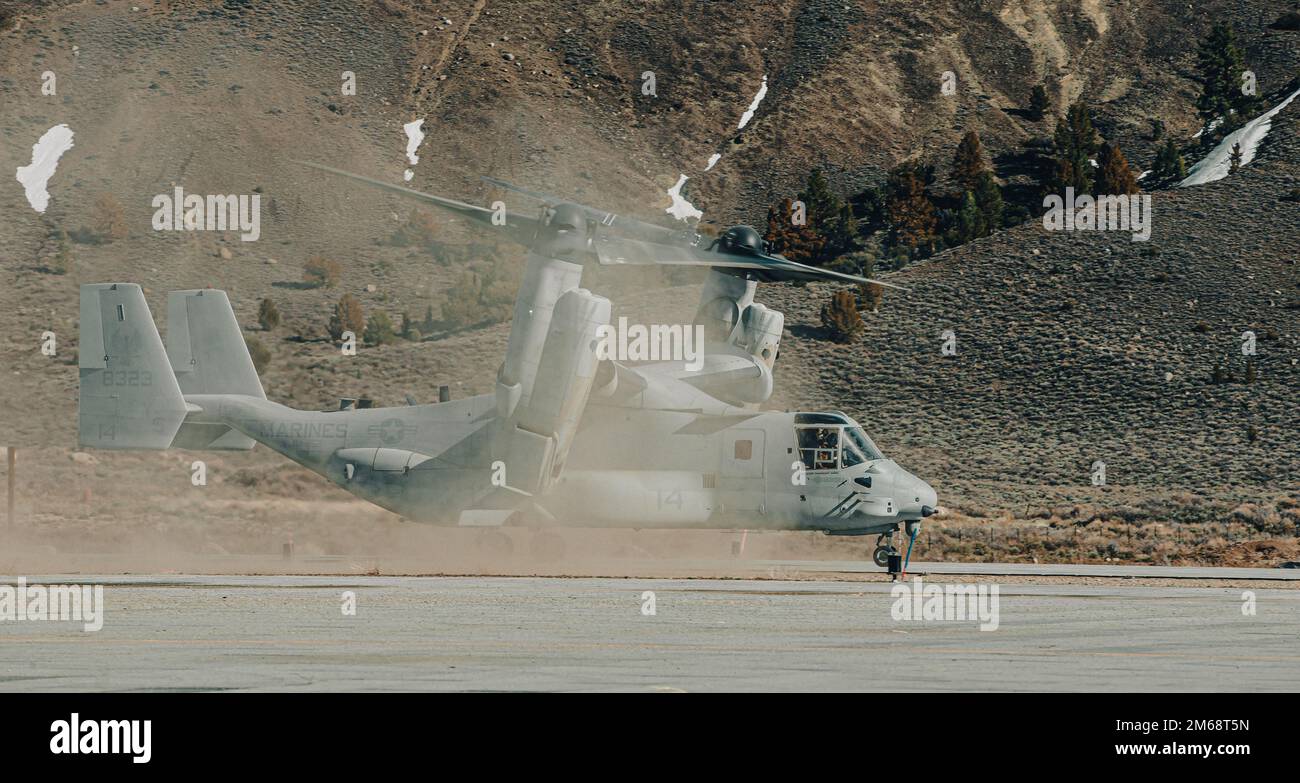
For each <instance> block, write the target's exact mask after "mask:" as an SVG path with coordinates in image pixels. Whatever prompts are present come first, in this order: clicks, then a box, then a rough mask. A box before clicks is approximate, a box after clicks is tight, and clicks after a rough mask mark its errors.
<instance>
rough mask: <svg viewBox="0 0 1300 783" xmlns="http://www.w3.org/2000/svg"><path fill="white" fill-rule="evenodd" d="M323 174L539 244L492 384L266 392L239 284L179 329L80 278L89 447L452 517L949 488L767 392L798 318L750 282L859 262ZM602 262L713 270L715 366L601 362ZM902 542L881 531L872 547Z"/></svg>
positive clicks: (603, 522) (756, 513)
mask: <svg viewBox="0 0 1300 783" xmlns="http://www.w3.org/2000/svg"><path fill="white" fill-rule="evenodd" d="M317 168H322V169H324V168H325V167H321V166H317ZM326 170H327V171H331V172H333V173H336V174H342V175H345V176H349V177H352V178H354V179H361V180H363V181H365V182H368V183H370V184H372V185H376V186H379V187H382V188H385V189H387V190H390V191H394V192H398V193H401V194H402V195H405V196H408V197H412V198H417V199H420V200H422V201H424V202H426V203H430V204H433V205H435V206H439V207H442V208H446V209H451V210H454V211H456V212H458V213H460V214H461V215H464V216H466V217H469V218H471V219H474V220H477V221H479V222H482V223H485V224H488V225H495V227H496V228H497V229H498V230H504V231H505V232H506V235H507V236H508V237H510V238H512V239H514V240H516V241H518V242H520V243H521V244H523V245H525V246H526V247H527V248H528V256H527V262H526V263H527V267H526V270H525V273H524V277H523V282H522V284H521V286H520V289H519V294H518V297H517V300H516V302H515V309H514V316H513V321H512V324H511V330H510V338H509V343H508V346H507V348H506V355H505V358H504V361H503V362H502V364H501V367H500V369H499V371H498V373H497V378H496V384H495V390H494V392H493V393H490V394H485V395H480V396H477V397H469V398H465V399H457V400H449V401H447V402H440V403H435V404H426V405H408V406H404V407H395V408H368V409H356V408H346V409H341V410H337V411H324V412H320V411H301V410H294V409H291V408H288V407H285V406H283V405H280V404H277V403H275V402H271V401H270V400H267V399H266V395H265V394H264V392H263V390H262V386H261V383H260V381H259V379H258V376H257V373H256V371H255V370H254V368H253V364H252V361H251V360H250V358H249V355H248V351H247V348H246V346H245V343H244V339H243V337H242V332H241V331H240V328H239V325H238V323H237V322H236V320H235V316H234V313H233V311H232V309H231V306H230V303H229V301H228V300H227V298H226V295H225V293H224V292H222V291H218V290H213V289H202V290H191V291H174V292H172V293H171V294H170V295H169V297H168V301H167V321H168V326H167V341H166V344H165V345H164V344H163V342H162V339H161V338H160V336H159V334H158V330H157V328H156V327H155V325H154V322H153V318H152V316H151V314H150V312H149V309H148V306H147V304H146V303H145V299H144V296H143V293H142V291H141V289H140V287H139V286H137V285H132V284H127V283H104V284H93V285H85V286H82V291H81V337H80V375H81V395H80V410H79V439H80V442H81V444H82V445H84V446H90V447H97V448H110V449H113V448H116V449H126V448H144V449H166V448H182V449H195V450H211V449H217V450H228V449H237V450H238V449H249V448H252V447H253V445H254V444H255V443H262V444H265V445H266V446H268V447H270V448H272V449H274V450H275V451H277V452H279V453H281V454H283V455H284V456H286V457H288V458H289V459H292V460H294V461H295V462H297V463H299V464H302V465H304V466H305V467H307V468H309V469H311V470H313V471H315V472H317V473H319V474H321V475H322V476H325V477H326V478H328V479H329V480H330V481H333V482H334V483H336V484H338V485H339V486H341V487H343V488H344V489H346V490H348V491H349V492H351V493H353V494H355V495H358V496H360V497H362V498H365V499H366V500H369V501H371V502H373V503H376V504H378V505H380V506H383V507H384V508H387V509H391V510H392V511H394V512H396V513H398V514H401V515H403V516H405V517H408V518H410V519H413V520H418V521H427V522H433V523H438V524H447V525H475V526H493V525H516V524H524V525H535V526H542V527H544V526H552V525H554V526H566V527H573V526H600V527H680V528H746V529H794V530H818V531H824V532H827V533H833V534H841V535H867V534H880V535H881V536H882V538H883V537H884V536H887V535H889V534H892V533H893V532H895V531H897V530H898V529H899V527H900V526H903V525H907V526H909V527H911V526H912V525H914V524H915V523H917V522H919V521H920V520H921V519H923V518H924V517H926V516H928V515H930V514H932V513H933V512H934V510H935V508H936V506H937V500H936V495H935V491H934V490H933V489H932V488H931V487H930V486H929V485H928V484H926V483H925V482H924V481H922V480H920V479H918V478H917V477H915V476H913V475H912V474H910V473H908V472H907V471H906V470H904V469H903V468H901V467H900V466H899V465H897V464H896V463H895V462H893V461H892V460H890V459H888V458H887V457H885V455H884V454H882V453H881V451H880V450H879V449H878V448H877V447H876V445H875V444H874V443H873V442H872V441H871V439H870V438H869V437H868V436H867V434H866V432H865V431H864V429H863V427H862V426H861V425H859V424H858V423H857V422H855V421H854V420H853V419H851V418H849V417H848V416H845V415H844V414H842V413H838V412H813V413H783V412H775V411H763V410H760V408H759V406H760V405H761V404H762V403H763V402H765V401H766V400H767V399H768V398H769V397H770V395H771V393H772V368H773V363H774V362H775V360H776V356H777V349H778V346H779V343H780V339H781V333H782V329H783V325H784V317H783V316H782V314H781V313H779V312H777V311H774V310H771V309H769V308H767V307H765V306H764V305H762V304H760V303H757V302H755V301H754V293H755V290H756V287H757V283H758V282H760V281H778V280H820V279H840V280H846V281H851V282H865V281H864V280H862V279H861V278H856V277H853V276H849V275H842V274H839V273H835V272H831V271H829V270H824V269H819V268H814V267H808V266H803V265H800V264H797V263H794V262H791V261H789V260H788V259H785V258H783V257H781V256H778V255H771V254H769V253H768V252H767V249H766V247H765V245H764V243H763V242H762V240H761V238H760V237H759V236H758V234H757V232H755V231H754V230H753V229H751V228H748V227H744V226H740V227H736V228H733V229H730V230H729V231H727V232H726V233H724V234H723V235H722V237H720V238H719V239H718V240H716V241H714V242H712V244H711V245H709V246H707V247H705V246H702V245H703V243H704V240H702V239H701V238H700V237H699V236H698V235H695V234H693V232H679V231H673V230H672V229H667V228H661V227H658V226H652V225H648V224H644V223H639V222H637V221H632V220H628V219H627V218H624V217H621V216H615V215H612V214H609V213H604V212H601V211H599V210H595V209H592V208H589V207H583V206H581V205H576V204H568V203H560V202H556V201H554V200H551V199H549V198H548V197H545V196H542V195H541V194H534V193H531V192H529V191H520V192H522V193H524V194H525V195H527V196H529V197H536V198H539V199H541V200H543V201H548V202H550V203H546V204H545V205H544V207H543V208H542V209H541V210H540V216H539V217H536V218H533V217H528V216H524V215H520V214H512V215H510V216H509V218H508V221H507V222H506V223H504V224H502V223H501V222H500V219H499V213H494V212H493V211H492V210H488V209H485V208H482V207H476V206H473V205H469V204H465V203H462V202H458V201H453V200H450V199H444V198H441V197H437V196H431V195H428V194H423V193H418V192H416V191H413V190H408V189H406V188H403V187H400V186H395V185H390V184H387V183H382V182H379V181H376V180H370V179H367V178H363V177H357V176H356V175H349V174H345V173H344V172H339V171H337V170H334V169H326ZM500 184H502V185H504V183H500ZM494 214H497V215H498V220H497V222H496V224H493V223H492V217H493V215H494ZM593 260H594V261H597V262H599V263H602V264H610V265H617V264H649V263H655V264H687V265H695V266H706V267H708V268H709V271H708V277H707V281H706V283H705V285H704V289H703V294H702V296H701V299H700V305H699V308H698V310H697V313H696V317H695V324H699V325H701V326H703V329H704V334H705V350H704V356H703V362H702V363H699V362H697V363H696V366H688V364H687V363H686V362H684V361H681V360H661V361H650V362H620V361H615V360H611V359H600V358H598V356H597V351H596V350H595V346H596V344H597V336H598V331H599V329H600V327H602V325H606V324H609V322H610V313H611V306H610V302H609V300H608V299H606V298H604V297H602V296H599V295H597V294H594V293H592V292H591V291H588V290H586V289H584V288H582V287H581V282H582V273H583V267H584V264H586V263H590V262H591V261H593ZM873 282H876V283H877V284H880V285H890V284H888V283H880V282H879V281H873ZM679 334H680V332H679ZM665 355H667V354H665ZM888 551H889V550H888V548H887V547H880V548H878V549H877V560H878V561H882V560H883V554H882V553H887V552H888Z"/></svg>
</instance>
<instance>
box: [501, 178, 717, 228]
mask: <svg viewBox="0 0 1300 783" xmlns="http://www.w3.org/2000/svg"><path fill="white" fill-rule="evenodd" d="M483 181H484V182H487V183H489V184H492V185H495V186H497V187H499V188H504V189H506V190H511V191H514V192H515V193H521V194H523V195H525V196H528V197H529V198H533V199H537V200H538V201H541V202H544V203H545V204H547V205H550V206H554V205H557V204H572V205H573V206H575V207H578V208H579V209H581V210H582V211H583V213H584V214H585V215H586V217H587V220H592V221H595V222H597V223H600V224H601V225H602V226H605V227H607V228H611V229H614V230H616V231H620V232H623V233H626V234H631V235H633V236H635V237H636V238H637V239H643V240H646V241H649V242H661V243H665V244H669V243H671V244H680V243H682V242H683V241H684V240H685V241H689V240H690V239H691V234H692V233H693V232H690V231H684V230H682V229H676V228H667V227H665V226H656V225H655V224H653V223H647V222H645V221H644V220H637V219H636V218H631V217H627V216H626V215H618V214H615V213H613V212H606V211H605V210H603V209H596V208H595V207H589V206H586V205H585V204H579V203H577V202H574V201H570V200H568V199H563V198H558V197H556V196H552V195H550V194H548V193H540V192H538V191H536V190H529V189H528V188H521V187H519V186H518V185H512V184H510V183H509V182H506V181H505V180H500V179H497V178H496V177H487V176H485V177H483Z"/></svg>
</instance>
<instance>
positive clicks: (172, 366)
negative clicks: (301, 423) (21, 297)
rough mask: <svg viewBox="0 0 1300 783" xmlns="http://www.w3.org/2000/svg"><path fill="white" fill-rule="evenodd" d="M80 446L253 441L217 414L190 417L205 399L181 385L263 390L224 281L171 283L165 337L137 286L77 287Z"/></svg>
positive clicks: (234, 445) (200, 389)
mask: <svg viewBox="0 0 1300 783" xmlns="http://www.w3.org/2000/svg"><path fill="white" fill-rule="evenodd" d="M78 358H79V365H80V376H81V378H80V383H81V393H80V402H79V408H78V422H77V432H78V441H79V443H80V444H81V445H82V446H93V447H96V448H103V449H166V448H191V449H249V448H252V446H253V441H252V440H251V439H249V438H247V437H245V436H244V435H241V434H239V433H238V432H235V431H233V430H231V429H230V428H229V427H227V426H226V425H224V424H220V423H213V422H197V421H191V422H187V421H186V417H187V416H189V415H190V414H193V413H198V412H199V408H198V407H197V406H195V405H192V404H189V403H187V402H186V401H185V395H194V394H204V395H211V394H236V395H245V396H250V397H257V398H259V399H265V398H266V395H265V393H264V392H263V391H262V384H261V382H260V381H259V380H258V377H257V371H256V370H255V369H254V368H253V361H252V359H251V358H250V357H249V354H248V348H247V346H246V345H245V343H244V338H243V334H242V332H241V331H240V329H239V323H238V322H237V321H236V320H235V314H234V311H233V310H232V309H231V307H230V301H229V299H227V298H226V294H225V292H224V291H216V290H212V289H202V290H197V291H173V292H171V293H170V294H169V295H168V297H167V344H166V348H164V347H163V341H162V339H161V338H160V337H159V336H158V328H157V327H156V326H155V325H154V321H153V316H152V314H151V313H150V312H149V305H148V304H147V303H146V302H145V299H144V292H143V291H141V290H140V286H138V285H134V284H131V283H95V284H90V285H83V286H82V287H81V338H80V346H79V357H78Z"/></svg>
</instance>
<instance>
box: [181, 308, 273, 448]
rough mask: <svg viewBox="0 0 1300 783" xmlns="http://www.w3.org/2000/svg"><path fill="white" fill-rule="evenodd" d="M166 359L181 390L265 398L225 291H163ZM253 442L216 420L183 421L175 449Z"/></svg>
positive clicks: (253, 442) (244, 444)
mask: <svg viewBox="0 0 1300 783" xmlns="http://www.w3.org/2000/svg"><path fill="white" fill-rule="evenodd" d="M167 358H168V359H169V360H170V361H171V368H172V372H174V373H175V374H176V381H177V383H179V384H180V387H181V391H182V392H183V393H185V394H243V395H246V396H249V397H256V398H258V399H261V400H264V399H266V392H264V391H263V390H262V382H261V380H259V379H258V377H257V369H256V368H254V367H253V359H252V357H251V356H249V353H248V344H247V343H245V342H244V334H243V332H242V331H240V329H239V322H238V321H236V320H235V311H234V309H233V308H231V306H230V299H229V298H228V297H227V296H226V292H225V291H217V290H215V289H212V288H203V289H198V290H194V291H172V292H171V293H170V294H168V295H167ZM254 445H255V441H253V439H252V438H249V437H247V436H246V435H243V434H240V433H239V432H236V431H235V430H233V429H231V428H229V427H227V426H225V425H223V424H217V423H210V422H207V423H205V422H196V421H189V422H186V423H185V424H184V425H182V426H181V428H180V431H179V432H177V433H176V439H175V441H174V442H173V443H172V446H173V447H174V448H178V449H203V450H210V449H217V450H236V451H240V450H246V449H251V448H253V446H254Z"/></svg>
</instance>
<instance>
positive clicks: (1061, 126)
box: [1047, 101, 1099, 194]
mask: <svg viewBox="0 0 1300 783" xmlns="http://www.w3.org/2000/svg"><path fill="white" fill-rule="evenodd" d="M1052 142H1053V145H1054V147H1055V157H1054V161H1053V166H1052V172H1051V175H1050V179H1049V181H1048V183H1047V186H1048V187H1047V192H1049V193H1058V194H1059V193H1064V192H1065V189H1066V188H1067V187H1072V188H1074V191H1075V193H1076V194H1082V193H1091V192H1092V182H1093V178H1092V163H1091V162H1090V161H1089V158H1091V157H1092V155H1093V154H1094V153H1096V151H1097V145H1098V143H1099V140H1098V138H1097V131H1096V130H1095V129H1094V128H1093V127H1092V115H1091V114H1090V113H1089V111H1088V105H1087V104H1086V103H1085V102H1083V101H1079V102H1077V103H1075V104H1074V105H1073V106H1071V107H1070V110H1069V111H1068V112H1067V113H1066V115H1065V117H1063V118H1061V119H1060V120H1057V122H1056V132H1055V133H1054V134H1053V135H1052Z"/></svg>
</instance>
